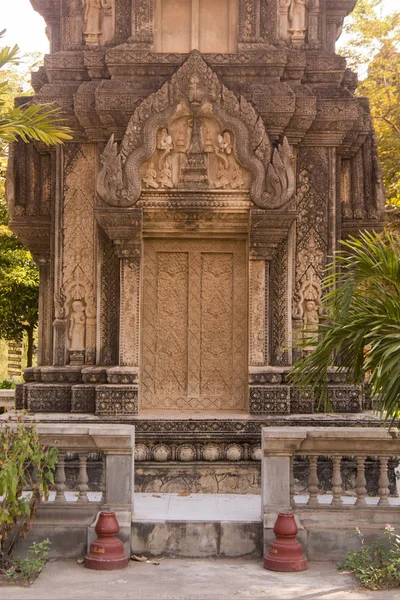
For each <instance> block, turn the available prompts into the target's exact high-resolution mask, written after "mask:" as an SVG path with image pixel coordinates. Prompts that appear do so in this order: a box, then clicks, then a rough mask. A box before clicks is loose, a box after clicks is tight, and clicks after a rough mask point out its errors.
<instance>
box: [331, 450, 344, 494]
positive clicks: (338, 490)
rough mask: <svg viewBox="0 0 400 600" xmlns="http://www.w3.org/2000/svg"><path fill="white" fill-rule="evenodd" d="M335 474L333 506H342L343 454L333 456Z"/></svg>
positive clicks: (333, 476) (333, 480)
mask: <svg viewBox="0 0 400 600" xmlns="http://www.w3.org/2000/svg"><path fill="white" fill-rule="evenodd" d="M332 462H333V475H332V494H333V500H332V506H342V491H343V489H342V473H341V470H340V465H341V464H342V457H341V456H333V457H332Z"/></svg>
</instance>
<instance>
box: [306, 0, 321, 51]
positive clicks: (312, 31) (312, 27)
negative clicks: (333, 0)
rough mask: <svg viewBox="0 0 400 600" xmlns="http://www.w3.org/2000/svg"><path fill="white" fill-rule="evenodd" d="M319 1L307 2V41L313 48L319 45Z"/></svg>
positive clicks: (310, 0)
mask: <svg viewBox="0 0 400 600" xmlns="http://www.w3.org/2000/svg"><path fill="white" fill-rule="evenodd" d="M319 4H320V0H308V2H307V9H308V32H307V40H308V44H309V46H311V47H315V46H316V45H318V43H319V27H318V23H319V14H320V5H319Z"/></svg>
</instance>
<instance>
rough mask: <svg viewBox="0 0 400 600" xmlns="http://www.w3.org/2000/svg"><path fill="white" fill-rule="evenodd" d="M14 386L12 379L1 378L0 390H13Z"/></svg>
mask: <svg viewBox="0 0 400 600" xmlns="http://www.w3.org/2000/svg"><path fill="white" fill-rule="evenodd" d="M14 388H15V381H13V380H12V379H3V381H0V390H13V389H14Z"/></svg>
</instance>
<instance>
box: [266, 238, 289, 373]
mask: <svg viewBox="0 0 400 600" xmlns="http://www.w3.org/2000/svg"><path fill="white" fill-rule="evenodd" d="M288 283H289V239H288V238H286V239H285V240H283V241H282V242H280V244H279V245H278V248H277V251H276V254H275V256H274V260H273V261H272V264H271V287H270V289H271V329H272V332H271V364H272V365H274V366H285V365H288V364H290V362H289V361H290V357H289V353H288V347H289V310H288V300H289V297H288V291H289V290H288Z"/></svg>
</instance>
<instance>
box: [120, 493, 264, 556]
mask: <svg viewBox="0 0 400 600" xmlns="http://www.w3.org/2000/svg"><path fill="white" fill-rule="evenodd" d="M260 514H261V497H260V496H250V495H239V494H190V495H189V496H184V495H179V494H135V512H134V513H133V518H132V537H131V549H132V553H133V554H136V555H145V556H149V557H150V556H157V557H160V556H175V557H191V558H207V557H217V556H220V557H235V556H247V555H257V556H261V554H262V538H263V528H262V521H261V517H260Z"/></svg>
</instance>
